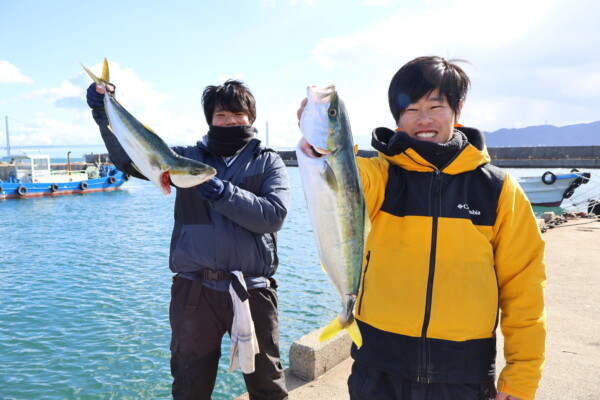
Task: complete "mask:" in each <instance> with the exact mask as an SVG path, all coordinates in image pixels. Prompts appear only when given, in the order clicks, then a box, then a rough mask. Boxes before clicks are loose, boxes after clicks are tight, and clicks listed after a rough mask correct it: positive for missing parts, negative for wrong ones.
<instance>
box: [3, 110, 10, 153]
mask: <svg viewBox="0 0 600 400" xmlns="http://www.w3.org/2000/svg"><path fill="white" fill-rule="evenodd" d="M4 119H5V121H6V158H10V136H9V134H8V115H5V116H4Z"/></svg>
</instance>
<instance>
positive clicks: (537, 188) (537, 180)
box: [519, 169, 591, 207]
mask: <svg viewBox="0 0 600 400" xmlns="http://www.w3.org/2000/svg"><path fill="white" fill-rule="evenodd" d="M590 176H591V175H590V173H589V172H579V171H578V170H576V169H573V170H571V172H570V173H566V174H554V173H552V172H551V171H546V172H544V173H543V174H542V176H541V177H540V176H530V177H522V178H519V184H520V185H521V187H522V188H523V190H524V191H525V194H526V195H527V198H528V199H529V201H530V202H531V204H532V205H534V206H541V207H559V206H560V205H561V203H562V201H563V200H564V199H568V198H570V197H571V196H572V195H573V193H575V189H577V188H578V187H579V186H580V185H582V184H585V183H588V182H589V180H590Z"/></svg>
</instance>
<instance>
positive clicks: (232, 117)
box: [225, 114, 238, 126]
mask: <svg viewBox="0 0 600 400" xmlns="http://www.w3.org/2000/svg"><path fill="white" fill-rule="evenodd" d="M236 117H237V116H236V115H235V114H230V115H228V116H227V117H226V120H225V125H226V126H233V125H238V121H237V118H236Z"/></svg>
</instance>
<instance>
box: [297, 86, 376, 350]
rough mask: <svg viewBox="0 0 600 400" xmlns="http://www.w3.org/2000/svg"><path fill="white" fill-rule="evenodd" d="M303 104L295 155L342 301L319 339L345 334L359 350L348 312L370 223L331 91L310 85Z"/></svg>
mask: <svg viewBox="0 0 600 400" xmlns="http://www.w3.org/2000/svg"><path fill="white" fill-rule="evenodd" d="M307 99H308V103H307V105H306V107H305V108H304V111H303V113H302V116H301V118H300V130H301V131H302V136H303V137H302V139H300V142H299V143H298V145H297V147H296V156H297V158H298V167H299V169H300V176H301V178H302V186H303V188H304V195H305V197H306V203H307V206H308V213H309V218H310V222H311V225H312V228H313V232H314V235H315V239H316V242H317V249H318V252H319V258H320V259H321V263H322V266H323V269H324V270H325V272H326V273H327V275H328V277H329V279H330V280H331V282H332V283H333V286H334V287H335V288H336V290H337V292H338V294H339V296H340V299H341V302H342V311H341V313H340V314H339V315H338V316H337V317H336V318H335V319H334V320H333V321H332V322H331V323H330V324H329V325H328V326H327V327H325V329H324V330H323V332H322V333H321V336H320V340H321V341H323V340H327V339H329V338H331V337H333V336H334V335H335V334H337V333H338V332H339V331H341V330H342V329H346V330H347V331H348V333H349V334H350V337H351V338H352V340H353V341H354V343H356V345H357V346H358V347H360V346H361V345H362V337H361V334H360V331H359V329H358V325H357V323H356V320H355V319H354V313H353V312H354V304H355V302H356V296H357V294H358V289H359V285H360V275H361V269H362V264H363V253H364V247H365V240H366V237H367V235H368V233H369V230H370V226H371V224H370V220H369V217H368V215H367V211H366V208H365V200H364V195H363V191H362V185H361V182H360V176H359V173H358V168H357V166H356V159H355V157H354V145H353V142H352V132H351V130H350V121H349V120H348V115H347V114H346V109H345V107H344V103H343V102H342V100H341V99H340V98H339V96H338V94H337V91H336V89H335V86H328V87H326V88H324V89H320V88H317V87H315V86H311V87H309V88H308V89H307Z"/></svg>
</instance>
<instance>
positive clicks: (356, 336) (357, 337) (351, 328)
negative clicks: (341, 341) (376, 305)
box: [344, 318, 363, 349]
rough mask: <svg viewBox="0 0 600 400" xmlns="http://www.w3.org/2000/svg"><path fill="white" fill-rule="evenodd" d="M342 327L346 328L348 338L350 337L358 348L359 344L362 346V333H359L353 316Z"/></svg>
mask: <svg viewBox="0 0 600 400" xmlns="http://www.w3.org/2000/svg"><path fill="white" fill-rule="evenodd" d="M344 329H346V330H347V331H348V334H349V335H350V338H351V339H352V341H353V342H354V344H356V347H358V348H359V349H360V346H362V343H363V340H362V335H361V334H360V329H359V328H358V324H357V323H356V320H355V319H354V318H352V322H351V323H350V325H348V326H347V327H346V328H344Z"/></svg>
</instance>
